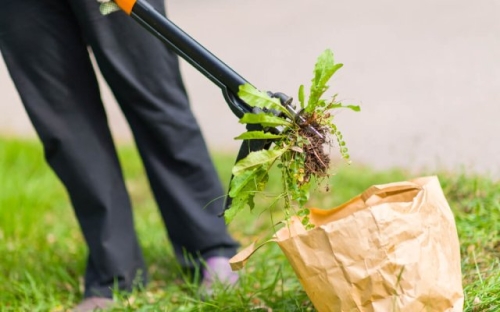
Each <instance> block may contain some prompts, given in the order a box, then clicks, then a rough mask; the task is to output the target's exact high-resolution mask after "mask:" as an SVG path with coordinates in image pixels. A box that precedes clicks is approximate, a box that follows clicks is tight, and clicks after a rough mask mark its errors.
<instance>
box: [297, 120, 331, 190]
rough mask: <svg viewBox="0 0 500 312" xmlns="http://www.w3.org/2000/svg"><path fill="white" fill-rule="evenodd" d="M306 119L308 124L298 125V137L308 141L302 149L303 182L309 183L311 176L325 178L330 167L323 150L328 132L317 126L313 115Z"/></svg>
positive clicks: (328, 157)
mask: <svg viewBox="0 0 500 312" xmlns="http://www.w3.org/2000/svg"><path fill="white" fill-rule="evenodd" d="M306 117H308V118H307V120H308V122H307V123H306V124H304V125H299V126H300V129H299V135H300V136H302V137H304V138H307V140H308V143H307V144H304V146H303V147H302V149H303V150H304V153H305V162H304V170H305V172H304V181H305V182H307V181H309V180H310V178H311V176H316V177H319V178H321V177H327V176H328V168H329V166H330V156H329V154H328V153H325V150H324V145H325V144H326V143H327V138H328V133H329V131H328V129H327V127H325V126H322V125H320V124H319V122H318V120H317V119H315V118H314V117H315V116H314V115H313V116H306ZM309 126H311V127H313V128H314V129H316V130H317V131H318V132H319V133H320V134H321V135H322V136H319V135H318V134H317V133H314V132H313V131H311V128H310V127H309Z"/></svg>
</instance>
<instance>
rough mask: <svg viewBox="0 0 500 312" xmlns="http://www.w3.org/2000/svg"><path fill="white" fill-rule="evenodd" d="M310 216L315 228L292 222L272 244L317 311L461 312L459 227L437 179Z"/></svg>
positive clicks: (369, 193) (375, 189) (237, 260)
mask: <svg viewBox="0 0 500 312" xmlns="http://www.w3.org/2000/svg"><path fill="white" fill-rule="evenodd" d="M310 219H311V222H312V223H313V224H314V225H315V226H316V228H314V229H313V230H310V231H306V230H305V229H304V227H303V226H302V224H301V222H300V221H299V220H298V219H294V220H292V221H291V222H290V224H289V225H288V226H286V227H284V228H282V229H281V230H279V231H278V232H277V233H276V236H275V237H274V238H273V239H272V241H275V242H277V243H278V245H279V246H280V248H281V249H282V250H283V252H284V253H285V255H286V257H287V258H288V260H289V261H290V264H291V265H292V267H293V269H294V270H295V273H296V274H297V277H298V278H299V280H300V282H301V284H302V286H303V287H304V289H305V291H306V293H307V295H308V296H309V298H310V299H311V301H312V303H313V304H314V306H315V307H316V309H318V311H321V312H323V311H335V312H337V311H380V312H386V311H402V312H407V311H408V312H411V311H462V309H463V300H464V299H463V289H462V274H461V267H460V250H459V242H458V236H457V230H456V227H455V222H454V218H453V214H452V212H451V210H450V207H449V205H448V203H447V201H446V198H445V197H444V195H443V192H442V190H441V186H440V184H439V181H438V179H437V177H425V178H419V179H415V180H412V181H409V182H398V183H390V184H385V185H375V186H372V187H370V188H369V189H367V190H366V191H365V192H363V193H362V194H361V195H359V196H357V197H355V198H353V199H351V200H350V201H349V202H347V203H345V204H343V205H341V206H339V207H337V208H334V209H331V210H319V209H312V210H311V214H310ZM259 247H260V246H259ZM257 248H258V247H257ZM257 248H256V247H255V246H254V245H252V246H249V247H248V248H246V249H245V250H243V251H241V252H240V253H239V254H238V255H236V256H235V257H234V258H233V259H231V261H230V262H231V265H232V267H233V269H234V270H237V269H240V268H242V267H243V265H244V264H245V262H246V260H247V259H248V258H249V257H250V255H251V254H252V253H253V252H254V251H255V250H256V249H257Z"/></svg>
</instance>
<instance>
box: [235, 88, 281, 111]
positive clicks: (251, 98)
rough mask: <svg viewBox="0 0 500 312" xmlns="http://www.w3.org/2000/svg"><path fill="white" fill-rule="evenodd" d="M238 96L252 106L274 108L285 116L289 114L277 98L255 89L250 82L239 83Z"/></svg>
mask: <svg viewBox="0 0 500 312" xmlns="http://www.w3.org/2000/svg"><path fill="white" fill-rule="evenodd" d="M238 97H239V98H241V99H242V100H243V101H245V102H246V103H247V104H248V105H250V106H252V107H258V108H262V109H264V108H267V109H274V110H277V111H279V112H282V113H284V114H286V115H287V116H289V115H290V113H289V112H288V110H287V109H286V108H285V107H284V106H283V105H281V102H280V100H279V99H277V98H272V97H270V96H269V95H268V94H267V93H266V92H263V91H259V90H257V89H256V88H255V87H254V86H252V85H251V84H248V83H246V84H244V85H241V86H240V89H239V91H238Z"/></svg>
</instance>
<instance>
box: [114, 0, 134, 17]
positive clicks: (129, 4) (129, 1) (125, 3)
mask: <svg viewBox="0 0 500 312" xmlns="http://www.w3.org/2000/svg"><path fill="white" fill-rule="evenodd" d="M114 1H115V3H116V5H118V6H119V7H120V9H122V10H123V11H125V13H127V14H128V15H130V13H132V8H133V7H134V5H135V3H136V2H137V0H114Z"/></svg>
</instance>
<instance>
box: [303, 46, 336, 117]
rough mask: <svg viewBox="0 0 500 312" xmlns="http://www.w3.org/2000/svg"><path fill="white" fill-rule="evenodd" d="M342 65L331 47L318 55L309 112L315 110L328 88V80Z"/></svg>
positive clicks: (308, 106) (307, 109) (308, 105)
mask: <svg viewBox="0 0 500 312" xmlns="http://www.w3.org/2000/svg"><path fill="white" fill-rule="evenodd" d="M342 66H343V65H342V64H335V61H334V59H333V52H332V51H331V50H330V49H328V50H325V51H324V52H323V53H322V54H321V55H320V56H319V57H318V60H317V61H316V65H315V66H314V78H313V79H312V84H311V92H310V95H309V101H308V104H307V107H306V111H307V112H312V111H314V109H315V108H316V104H317V103H318V100H319V99H320V97H321V96H322V95H323V93H325V91H326V90H327V89H328V86H327V83H328V81H329V80H330V78H331V77H332V76H333V74H335V72H336V71H337V70H339V69H340V68H341V67H342Z"/></svg>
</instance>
